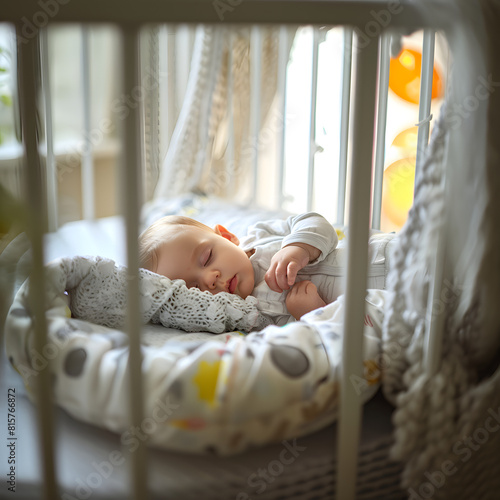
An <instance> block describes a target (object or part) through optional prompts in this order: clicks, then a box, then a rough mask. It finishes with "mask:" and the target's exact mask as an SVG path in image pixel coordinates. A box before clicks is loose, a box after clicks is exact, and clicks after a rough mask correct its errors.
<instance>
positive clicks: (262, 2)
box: [2, 0, 444, 500]
mask: <svg viewBox="0 0 500 500" xmlns="http://www.w3.org/2000/svg"><path fill="white" fill-rule="evenodd" d="M56 4H57V9H56V8H55V9H54V10H53V12H54V13H53V14H50V13H45V15H44V16H45V17H43V16H40V12H42V11H41V10H40V9H41V7H40V5H39V3H38V2H35V1H30V2H10V3H9V4H8V5H5V6H4V7H2V18H3V20H5V21H7V22H11V23H13V24H14V25H15V27H16V30H17V37H18V44H17V47H18V84H19V98H20V117H21V122H22V131H23V147H24V171H25V178H26V199H27V203H28V209H29V218H28V220H29V227H28V228H27V232H28V234H29V237H30V240H31V244H32V250H33V271H32V274H31V281H32V285H31V303H32V310H33V313H34V316H35V328H36V342H37V346H35V348H36V349H37V350H38V351H39V352H41V351H42V348H43V346H44V344H45V343H46V322H45V315H44V308H43V307H44V302H43V291H44V275H43V262H44V249H43V234H44V232H46V230H47V229H48V224H47V216H46V214H47V211H48V213H50V214H52V215H51V217H52V218H53V219H52V220H53V222H54V225H56V219H55V215H54V204H53V200H54V192H55V191H54V186H53V185H52V181H51V180H50V181H49V182H48V193H49V195H48V196H47V192H46V191H45V190H44V188H43V186H44V182H43V178H44V176H45V175H47V179H50V178H51V177H53V174H52V173H51V170H50V169H53V168H54V167H53V158H50V155H51V154H52V153H51V152H50V146H49V143H50V141H51V133H50V124H51V118H50V101H51V100H50V92H49V87H48V80H47V77H48V75H47V73H46V71H45V70H44V71H42V90H43V91H44V98H45V106H46V115H45V116H46V120H47V123H46V131H47V135H46V137H47V153H48V155H49V158H50V161H49V162H48V167H47V174H45V173H44V172H43V171H42V164H41V161H40V156H39V144H38V134H37V123H36V120H35V117H34V113H33V110H34V109H36V108H37V105H38V102H37V99H38V90H39V89H38V88H37V85H36V82H37V74H36V68H37V65H38V62H39V57H40V54H41V56H42V68H44V67H45V68H46V58H47V56H48V53H47V42H46V31H45V28H46V25H47V24H49V23H52V22H78V23H82V26H83V30H84V33H85V26H86V25H87V24H88V23H101V22H109V23H113V24H117V25H118V26H120V29H121V65H122V69H123V72H122V82H123V89H124V91H130V89H133V88H134V87H135V86H136V85H138V84H139V29H140V27H141V26H143V25H146V24H148V23H160V22H168V23H180V22H182V23H215V24H216V25H222V24H224V23H277V24H284V23H289V24H315V25H324V24H325V23H327V24H331V25H344V26H347V27H348V28H347V29H346V30H345V34H344V40H345V44H344V60H343V76H342V81H343V86H342V110H341V124H342V125H341V155H340V174H339V175H340V179H339V186H340V187H339V196H338V216H339V222H343V220H344V213H345V200H346V198H347V196H346V178H347V165H348V156H349V155H348V142H349V139H351V143H350V144H351V145H352V147H351V149H350V152H349V154H350V176H351V182H350V193H349V204H350V205H349V225H350V231H349V233H350V234H349V242H348V243H349V250H348V279H347V288H346V314H345V329H346V331H348V332H349V335H346V336H345V337H344V346H343V349H344V351H343V363H342V385H341V404H340V416H339V423H338V436H339V446H338V457H340V458H339V461H338V473H337V488H336V491H337V498H339V499H342V500H349V499H354V498H355V489H356V469H357V450H358V444H359V435H360V427H361V405H360V400H359V397H358V395H357V394H356V391H355V388H354V387H353V385H352V384H351V383H350V380H351V379H352V377H353V376H354V377H359V378H361V377H362V376H363V364H362V344H363V316H362V315H360V314H358V311H360V310H362V308H363V307H364V294H365V288H366V280H367V253H366V252H362V251H361V250H360V249H362V248H366V247H367V240H368V228H369V226H370V213H371V225H372V226H373V227H378V225H379V223H380V204H381V201H380V200H381V189H382V182H381V173H382V171H383V170H382V169H383V164H384V142H385V141H384V131H385V119H386V114H387V86H388V57H389V41H388V36H389V35H388V33H389V31H388V29H389V28H390V29H396V28H398V27H405V29H417V28H422V27H425V28H426V36H425V40H426V42H425V46H424V64H423V74H422V88H421V101H420V115H419V120H420V122H421V125H420V127H419V134H418V141H419V150H418V153H419V154H420V153H421V151H423V150H424V149H425V144H426V143H427V140H428V130H429V127H428V116H429V113H430V108H429V105H430V87H431V85H432V80H431V78H432V64H433V62H432V54H433V30H434V29H437V28H439V26H429V25H428V24H426V22H425V21H424V19H423V17H422V15H421V11H420V10H419V9H416V8H415V5H414V3H413V2H411V3H410V2H409V3H405V2H402V4H401V5H403V6H404V8H402V9H401V12H400V13H399V14H398V15H394V16H392V17H391V19H390V24H389V26H387V29H386V30H385V31H384V30H382V27H380V26H379V32H378V33H377V34H376V35H375V36H373V40H372V41H371V43H369V44H368V45H367V46H366V47H364V48H363V49H360V48H359V45H357V44H356V40H357V38H358V37H359V33H360V32H362V30H364V29H365V28H366V27H367V26H368V23H370V22H372V21H373V15H372V12H380V11H382V10H386V9H387V4H386V2H383V1H378V0H373V1H372V0H343V1H329V2H326V1H319V0H283V1H278V0H246V1H240V0H227V2H226V3H224V5H225V7H226V10H225V11H224V13H225V15H224V16H223V17H224V18H223V19H222V18H221V12H220V10H217V8H216V5H219V4H216V2H212V1H211V0H190V1H185V0H165V1H163V2H161V5H160V4H159V3H158V2H157V1H155V0H141V1H140V2H128V3H126V4H124V3H123V2H122V1H121V0H107V1H106V2H102V1H101V0H85V1H79V0H72V1H71V2H62V0H56V1H55V2H53V5H56ZM43 12H45V11H43ZM37 15H38V17H36V16H37ZM42 18H43V19H46V22H45V23H44V24H43V26H39V28H40V29H39V30H37V32H36V33H35V34H34V35H33V36H32V37H30V38H29V39H26V37H25V36H24V35H25V33H24V32H23V22H24V20H25V19H28V20H31V19H42ZM253 37H254V39H255V40H254V41H255V47H257V50H258V47H259V43H258V39H259V30H258V29H255V30H254V32H253ZM282 37H283V40H282V45H283V46H285V44H286V42H287V41H286V39H285V37H286V32H285V31H283V32H282ZM21 41H22V43H21ZM351 41H353V42H354V43H351ZM39 44H41V52H40V50H39ZM357 46H358V49H356V47H357ZM84 47H85V44H84ZM353 48H354V49H353ZM314 50H315V51H317V40H316V42H315V45H314ZM279 59H280V63H279V66H280V75H279V78H278V82H279V83H278V91H279V92H280V95H281V103H282V106H285V105H286V104H285V102H284V94H285V92H284V89H285V86H286V73H285V72H286V60H287V54H285V53H283V52H282V53H281V54H280V58H279ZM351 60H352V64H353V71H354V73H355V75H356V78H355V81H354V87H353V92H352V94H351V92H350V90H351V74H352V73H351ZM82 61H83V66H84V71H83V79H84V83H83V86H84V88H87V89H88V71H87V69H86V68H87V67H88V62H87V53H86V52H85V48H84V53H83V54H82ZM258 71H259V69H258V65H257V66H256V67H255V72H254V76H255V79H256V81H258V80H259V78H258ZM312 78H313V80H314V79H317V66H315V65H314V64H313V74H312ZM313 87H314V86H313ZM252 98H253V99H254V102H258V100H259V92H258V86H257V87H256V90H255V91H254V94H253V97H252ZM88 99H89V97H88V94H87V92H84V102H86V105H87V104H88ZM314 99H315V96H314V92H313V94H312V96H311V100H312V101H313V103H314ZM257 109H258V106H256V105H254V106H252V110H253V111H252V112H253V113H256V110H257ZM311 109H312V110H314V106H312V107H311ZM130 111H131V112H130V113H129V114H128V116H127V117H126V119H125V120H124V125H123V130H122V139H123V155H122V156H123V157H122V161H121V170H120V176H121V178H122V180H123V189H122V193H123V194H122V202H123V203H122V209H123V214H124V216H125V219H126V227H127V254H128V272H129V278H130V279H129V294H128V303H129V307H128V318H127V331H128V334H129V338H130V356H129V372H130V393H131V398H130V400H131V405H130V422H131V425H133V426H137V425H140V422H141V419H142V404H141V387H142V382H141V353H140V338H139V335H140V328H141V325H140V311H139V301H138V297H139V293H138V253H137V237H138V233H139V220H138V214H139V213H140V201H141V196H142V187H141V169H140V165H141V159H142V152H141V151H142V142H141V116H140V110H139V108H135V109H131V110H130ZM86 122H87V123H88V116H87V117H86ZM252 123H253V127H254V129H255V130H257V129H258V127H259V117H258V116H257V115H255V116H254V118H253V119H252ZM310 129H311V136H310V139H311V141H310V142H311V153H310V155H309V158H310V161H309V171H310V172H311V175H312V174H313V171H314V147H315V145H314V111H312V113H311V118H310ZM280 133H281V134H283V136H284V133H285V131H284V130H282V131H281V132H280ZM283 136H282V137H281V138H280V139H279V143H280V144H281V149H280V151H281V154H280V155H279V162H280V172H281V174H280V179H281V181H280V182H282V178H283V162H284V160H283V156H284V155H283V149H282V147H283V146H282V144H283V140H284V139H283ZM255 161H256V162H257V161H258V158H257V159H256V160H255ZM418 162H419V160H418V159H417V163H418ZM84 163H85V166H84V170H85V171H87V172H88V173H87V174H86V181H85V183H84V184H85V185H86V186H87V187H85V186H84V189H85V191H86V193H87V192H88V191H89V188H88V186H89V185H90V184H92V182H93V181H92V175H91V168H90V167H89V165H90V162H89V161H88V160H85V161H84ZM372 166H373V168H372ZM255 168H256V167H255ZM372 171H374V174H372ZM372 175H374V183H373V207H372V203H371V190H372ZM310 182H311V181H310ZM310 186H311V183H309V188H308V190H309V196H308V206H309V205H310V204H311V200H312V193H311V192H310ZM281 196H282V192H280V194H279V196H278V198H279V199H280V197H281ZM85 197H87V195H85ZM85 197H84V198H85ZM89 200H91V198H90V197H89ZM51 202H52V203H51ZM90 205H91V201H90V204H89V206H88V207H87V208H86V209H85V217H88V218H92V217H93V210H92V207H91V206H90ZM439 248H440V252H441V254H440V257H441V259H442V258H443V252H444V246H443V244H441V246H440V247H439ZM440 266H441V260H437V264H436V270H435V277H436V279H435V286H434V293H435V294H438V293H439V290H440V287H441V286H442V283H441V282H440V279H441V278H440V276H441V274H440ZM432 300H433V297H431V299H430V303H432ZM436 317H438V316H437V315H432V318H436ZM439 331H440V325H439V322H438V321H434V320H433V322H429V335H428V337H429V347H428V351H429V353H432V352H433V351H434V350H435V349H438V347H439ZM429 359H430V361H429V363H430V369H431V370H432V369H433V367H434V366H435V363H436V359H435V357H433V356H432V354H430V355H429ZM37 399H38V411H39V417H40V418H39V422H40V428H39V436H40V442H41V457H40V461H41V463H42V465H43V474H44V481H43V484H44V493H43V494H44V498H46V499H54V498H58V487H57V470H56V467H55V460H54V430H53V421H54V419H53V410H52V407H51V405H49V404H47V402H48V401H50V399H51V398H50V377H49V371H48V369H45V370H42V371H41V372H40V376H39V377H38V386H37ZM146 463H147V453H146V449H145V448H144V446H142V447H141V448H140V449H139V450H138V451H137V452H136V453H135V454H134V455H133V467H132V471H133V480H132V483H133V488H132V490H133V491H132V493H131V497H132V498H136V499H141V500H142V499H145V498H147V491H148V486H147V474H146V471H147V467H146Z"/></svg>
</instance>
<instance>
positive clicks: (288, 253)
mask: <svg viewBox="0 0 500 500" xmlns="http://www.w3.org/2000/svg"><path fill="white" fill-rule="evenodd" d="M309 259H310V254H309V252H308V251H307V249H306V248H304V247H302V246H297V245H289V246H287V247H284V248H282V249H281V250H280V251H279V252H276V253H275V254H274V256H273V258H272V259H271V265H270V266H269V269H268V270H267V272H266V275H265V277H264V279H265V280H266V283H267V285H268V286H269V288H270V289H271V290H273V291H275V292H279V293H281V292H282V291H283V290H288V289H289V288H290V287H291V286H292V285H293V284H294V283H295V278H296V277H297V273H298V272H299V271H300V270H301V269H302V268H303V267H306V266H307V264H309Z"/></svg>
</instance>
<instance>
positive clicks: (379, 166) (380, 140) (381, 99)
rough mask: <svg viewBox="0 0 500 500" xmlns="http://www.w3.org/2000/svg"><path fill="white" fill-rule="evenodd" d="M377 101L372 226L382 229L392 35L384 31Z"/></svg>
mask: <svg viewBox="0 0 500 500" xmlns="http://www.w3.org/2000/svg"><path fill="white" fill-rule="evenodd" d="M379 61H380V63H379V73H378V102H377V139H376V147H375V166H374V173H373V207H372V228H373V229H380V217H381V213H382V181H383V177H384V162H385V128H386V124H387V101H388V97H389V68H390V36H389V34H388V33H384V34H383V35H382V36H381V38H380V55H379Z"/></svg>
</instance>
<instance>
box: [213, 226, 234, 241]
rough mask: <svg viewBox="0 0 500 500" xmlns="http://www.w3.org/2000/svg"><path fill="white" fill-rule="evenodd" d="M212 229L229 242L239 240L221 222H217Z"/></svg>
mask: <svg viewBox="0 0 500 500" xmlns="http://www.w3.org/2000/svg"><path fill="white" fill-rule="evenodd" d="M214 230H215V232H216V233H217V234H218V235H219V236H222V237H223V238H226V240H229V241H230V242H231V243H234V244H235V245H239V244H240V240H239V239H238V237H237V236H236V235H235V234H233V233H232V232H231V231H228V230H227V229H226V228H225V227H224V226H222V225H221V224H217V225H216V226H215V228H214Z"/></svg>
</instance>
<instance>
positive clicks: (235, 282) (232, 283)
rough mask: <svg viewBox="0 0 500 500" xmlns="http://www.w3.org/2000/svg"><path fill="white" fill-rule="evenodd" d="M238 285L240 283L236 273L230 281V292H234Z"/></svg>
mask: <svg viewBox="0 0 500 500" xmlns="http://www.w3.org/2000/svg"><path fill="white" fill-rule="evenodd" d="M237 285H238V278H237V277H236V274H235V275H234V276H233V277H232V278H231V280H230V281H229V293H234V291H235V290H236V286H237Z"/></svg>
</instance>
